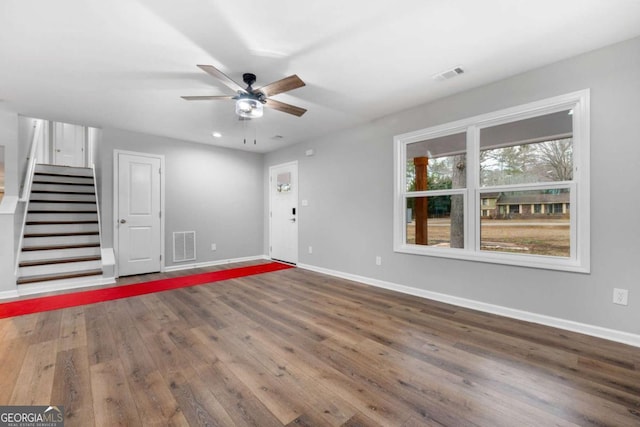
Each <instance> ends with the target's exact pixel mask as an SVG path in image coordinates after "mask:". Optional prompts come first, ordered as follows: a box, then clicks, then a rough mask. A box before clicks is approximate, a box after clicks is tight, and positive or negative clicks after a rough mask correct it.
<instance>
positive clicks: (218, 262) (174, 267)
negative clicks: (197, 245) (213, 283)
mask: <svg viewBox="0 0 640 427" xmlns="http://www.w3.org/2000/svg"><path fill="white" fill-rule="evenodd" d="M262 259H269V258H267V256H266V255H255V256H248V257H243V258H230V259H221V260H216V261H206V262H197V263H193V264H180V265H171V266H169V267H165V268H164V271H178V270H188V269H191V268H202V267H213V266H216V265H223V264H233V263H235V262H247V261H257V260H262Z"/></svg>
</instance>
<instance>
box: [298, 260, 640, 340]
mask: <svg viewBox="0 0 640 427" xmlns="http://www.w3.org/2000/svg"><path fill="white" fill-rule="evenodd" d="M298 267H299V268H303V269H305V270H310V271H315V272H318V273H322V274H327V275H329V276H335V277H340V278H342V279H347V280H353V281H355V282H360V283H364V284H367V285H371V286H376V287H379V288H384V289H389V290H392V291H397V292H401V293H403V294H409V295H413V296H417V297H421V298H427V299H431V300H435V301H440V302H444V303H447V304H452V305H456V306H459V307H465V308H471V309H473V310H478V311H483V312H485V313H491V314H497V315H500V316H504V317H510V318H512V319H518V320H524V321H526V322H532V323H538V324H540V325H545V326H551V327H554V328H559V329H564V330H567V331H572V332H578V333H581V334H585V335H591V336H594V337H598V338H604V339H607V340H610V341H616V342H619V343H623V344H628V345H632V346H634V347H640V335H638V334H632V333H629V332H623V331H617V330H615V329H608V328H603V327H600V326H594V325H588V324H586V323H579V322H574V321H572V320H566V319H561V318H558V317H551V316H546V315H543V314H537V313H531V312H528V311H523V310H516V309H513V308H509V307H503V306H500V305H494V304H488V303H485V302H481V301H475V300H471V299H466V298H460V297H456V296H452V295H447V294H441V293H438V292H431V291H426V290H424V289H418V288H413V287H410V286H405V285H399V284H397V283H392V282H386V281H383V280H378V279H372V278H370V277H365V276H358V275H355V274H350V273H344V272H341V271H335V270H330V269H327V268H323V267H316V266H313V265H308V264H298Z"/></svg>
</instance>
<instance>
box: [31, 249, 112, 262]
mask: <svg viewBox="0 0 640 427" xmlns="http://www.w3.org/2000/svg"><path fill="white" fill-rule="evenodd" d="M97 255H100V247H99V246H95V247H90V248H70V249H55V250H47V251H25V252H20V261H45V260H51V259H60V258H75V257H79V256H97Z"/></svg>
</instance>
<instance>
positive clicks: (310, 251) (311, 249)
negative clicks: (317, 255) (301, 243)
mask: <svg viewBox="0 0 640 427" xmlns="http://www.w3.org/2000/svg"><path fill="white" fill-rule="evenodd" d="M309 253H310V254H312V253H313V248H312V247H311V246H309Z"/></svg>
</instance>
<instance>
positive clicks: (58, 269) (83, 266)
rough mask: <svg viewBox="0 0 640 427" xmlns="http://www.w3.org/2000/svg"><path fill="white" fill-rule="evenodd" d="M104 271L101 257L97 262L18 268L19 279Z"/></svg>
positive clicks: (88, 261)
mask: <svg viewBox="0 0 640 427" xmlns="http://www.w3.org/2000/svg"><path fill="white" fill-rule="evenodd" d="M98 269H102V261H101V260H100V257H98V259H97V260H80V261H76V262H62V263H51V264H35V265H28V266H25V267H19V268H18V277H31V276H40V275H43V274H47V275H48V274H70V273H71V274H72V273H76V272H78V271H86V270H98Z"/></svg>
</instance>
